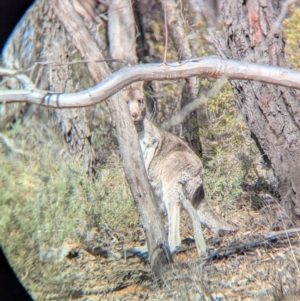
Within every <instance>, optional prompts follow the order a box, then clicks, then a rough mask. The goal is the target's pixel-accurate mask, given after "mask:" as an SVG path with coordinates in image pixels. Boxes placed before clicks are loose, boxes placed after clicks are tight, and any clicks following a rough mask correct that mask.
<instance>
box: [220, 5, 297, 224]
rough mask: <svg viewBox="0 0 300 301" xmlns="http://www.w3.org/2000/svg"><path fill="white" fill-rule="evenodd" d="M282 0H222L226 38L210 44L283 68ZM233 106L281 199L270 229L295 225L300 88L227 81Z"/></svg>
mask: <svg viewBox="0 0 300 301" xmlns="http://www.w3.org/2000/svg"><path fill="white" fill-rule="evenodd" d="M282 3H283V2H282V1H275V0H270V1H265V0H252V1H239V0H234V1H232V0H224V1H223V3H222V4H223V5H222V13H223V18H224V22H225V30H226V35H225V37H219V38H218V39H217V40H216V42H215V46H216V48H217V49H218V50H219V52H220V54H222V55H223V56H227V57H228V58H234V59H242V60H245V61H252V62H259V63H266V64H270V65H278V66H283V67H288V66H289V62H288V59H287V57H286V54H285V49H284V40H283V35H282V25H281V24H280V21H279V23H278V22H277V19H278V16H279V14H280V12H281V9H282ZM231 83H232V87H233V91H234V99H235V103H236V107H237V108H238V110H239V111H240V112H241V113H242V115H243V116H244V119H245V121H246V123H247V125H248V126H249V130H250V132H251V135H252V137H253V139H254V140H255V142H256V144H257V146H258V148H259V150H260V152H261V154H262V158H263V160H264V162H265V164H266V165H267V166H268V167H269V173H268V178H269V180H270V183H271V185H272V187H273V189H274V191H275V192H276V194H277V196H278V198H279V200H280V203H279V204H278V206H277V208H276V210H275V211H274V223H273V228H275V229H278V228H289V227H292V226H299V225H300V131H299V128H300V122H299V120H300V104H299V91H296V90H292V89H288V88H283V87H276V86H273V85H267V84H260V83H258V82H247V81H236V80H235V81H231Z"/></svg>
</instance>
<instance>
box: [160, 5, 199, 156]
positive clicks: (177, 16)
mask: <svg viewBox="0 0 300 301" xmlns="http://www.w3.org/2000/svg"><path fill="white" fill-rule="evenodd" d="M160 2H161V5H162V9H163V10H166V14H165V15H166V22H167V30H168V33H169V34H170V37H171V39H172V41H173V43H174V46H175V49H176V51H177V56H178V60H179V61H182V60H186V59H190V58H192V51H191V48H190V45H189V41H188V39H187V37H186V34H185V32H184V26H183V18H182V15H181V13H182V12H180V7H179V5H178V3H176V1H175V0H160ZM165 34H167V33H165ZM198 90H199V87H198V82H197V78H196V77H190V78H187V79H186V83H185V85H184V87H183V90H182V98H181V103H180V107H181V109H182V108H183V107H184V106H185V105H187V104H188V103H191V102H192V101H194V100H195V99H196V98H197V96H198ZM180 132H181V133H180V136H181V138H183V139H184V140H185V141H186V142H187V143H188V145H189V146H190V147H191V148H192V149H193V150H194V152H195V153H196V154H200V153H201V152H202V147H201V142H200V136H199V122H198V114H197V110H195V111H193V112H191V113H190V114H189V116H188V117H187V118H186V119H185V121H184V122H183V123H182V125H181V131H180Z"/></svg>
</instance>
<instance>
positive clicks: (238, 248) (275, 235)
mask: <svg viewBox="0 0 300 301" xmlns="http://www.w3.org/2000/svg"><path fill="white" fill-rule="evenodd" d="M299 233H300V228H295V229H289V230H283V231H278V232H272V233H270V234H267V235H265V236H264V237H263V238H261V239H257V240H255V241H250V242H247V243H244V244H240V245H235V246H230V247H221V248H219V249H217V250H216V251H214V252H213V253H212V254H211V255H209V256H208V257H206V258H205V259H204V261H205V262H209V261H211V260H216V259H222V258H228V257H229V256H230V255H232V254H239V253H243V252H245V251H249V250H252V249H254V248H257V247H264V248H270V247H281V246H284V245H286V243H285V242H283V239H289V238H290V237H293V236H299ZM279 239H280V241H278V240H279ZM299 243H300V240H296V241H294V242H291V241H288V244H299Z"/></svg>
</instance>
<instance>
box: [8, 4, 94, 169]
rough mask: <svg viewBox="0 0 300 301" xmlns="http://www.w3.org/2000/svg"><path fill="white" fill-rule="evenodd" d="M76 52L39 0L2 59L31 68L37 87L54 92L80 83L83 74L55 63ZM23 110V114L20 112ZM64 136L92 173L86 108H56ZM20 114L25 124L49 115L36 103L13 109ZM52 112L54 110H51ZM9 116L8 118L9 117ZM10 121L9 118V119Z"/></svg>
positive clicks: (47, 7) (83, 164) (20, 24)
mask: <svg viewBox="0 0 300 301" xmlns="http://www.w3.org/2000/svg"><path fill="white" fill-rule="evenodd" d="M73 55H76V54H74V47H73V46H72V45H70V43H69V41H68V38H67V34H66V32H65V30H64V29H63V28H61V25H60V22H59V21H58V20H57V18H56V17H55V15H54V14H53V11H52V9H51V7H50V6H49V4H48V1H44V0H40V1H38V2H37V3H36V4H35V5H33V6H32V7H31V8H30V10H29V11H28V12H27V13H26V14H25V16H24V17H23V18H22V20H21V21H20V22H19V24H18V26H17V28H16V29H15V31H14V33H13V35H12V36H11V38H10V39H9V42H8V44H7V46H6V48H5V49H4V51H3V62H4V63H5V64H6V66H7V67H9V68H22V69H27V68H30V67H33V66H34V64H35V63H36V62H46V63H48V65H47V64H45V65H35V66H34V68H32V69H31V70H30V74H29V77H30V78H31V80H32V81H33V82H34V84H35V86H36V87H37V88H41V89H45V90H51V91H54V92H73V91H76V89H75V86H80V85H81V80H82V78H81V76H82V74H78V72H74V69H73V68H72V66H70V65H53V64H52V63H53V62H55V63H65V62H69V61H70V59H71V58H72V56H73ZM20 111H21V113H19V112H20ZM55 113H56V116H57V118H58V122H59V124H60V126H61V130H62V132H63V135H64V139H65V142H66V146H67V149H68V152H69V153H70V154H72V155H73V157H74V158H75V159H76V160H79V161H80V162H81V163H82V166H83V168H84V170H85V171H86V172H89V173H90V172H93V168H94V163H95V153H94V150H93V148H92V146H91V141H90V140H91V133H90V130H89V127H88V125H87V120H86V118H85V109H84V108H80V109H67V110H55ZM15 114H18V115H19V117H21V118H22V120H23V123H24V124H28V123H29V122H30V121H31V120H32V119H34V118H35V117H38V119H39V120H43V119H44V120H45V119H47V118H48V116H45V113H44V112H43V110H41V109H40V108H37V107H36V106H34V105H25V106H24V105H21V106H18V107H16V111H15V110H12V113H11V115H12V116H13V115H15ZM50 114H51V113H50ZM6 119H7V117H6ZM6 121H7V120H6Z"/></svg>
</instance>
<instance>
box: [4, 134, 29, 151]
mask: <svg viewBox="0 0 300 301" xmlns="http://www.w3.org/2000/svg"><path fill="white" fill-rule="evenodd" d="M0 139H1V140H2V143H3V144H4V145H5V146H6V147H7V149H8V150H9V151H11V152H13V153H17V154H21V155H27V154H26V153H25V152H23V151H22V150H20V149H17V148H15V147H14V146H13V144H12V142H11V141H10V140H9V139H8V138H7V137H6V136H5V135H4V134H2V133H0Z"/></svg>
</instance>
